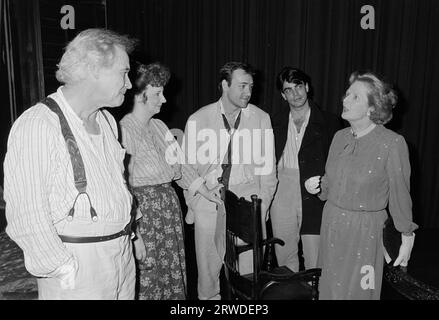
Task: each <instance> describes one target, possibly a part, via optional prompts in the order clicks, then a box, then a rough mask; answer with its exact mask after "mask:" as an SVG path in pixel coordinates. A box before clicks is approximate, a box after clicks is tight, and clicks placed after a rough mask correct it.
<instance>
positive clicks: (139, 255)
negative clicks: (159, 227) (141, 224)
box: [134, 232, 146, 262]
mask: <svg viewBox="0 0 439 320" xmlns="http://www.w3.org/2000/svg"><path fill="white" fill-rule="evenodd" d="M134 253H135V255H136V259H137V260H139V261H140V262H145V259H146V246H145V243H144V242H143V239H142V236H141V235H140V233H139V232H137V233H136V240H134Z"/></svg>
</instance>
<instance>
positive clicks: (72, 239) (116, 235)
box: [58, 230, 129, 243]
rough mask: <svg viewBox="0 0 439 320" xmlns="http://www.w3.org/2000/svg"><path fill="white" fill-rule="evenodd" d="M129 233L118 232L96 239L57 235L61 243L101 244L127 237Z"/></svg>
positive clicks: (124, 231)
mask: <svg viewBox="0 0 439 320" xmlns="http://www.w3.org/2000/svg"><path fill="white" fill-rule="evenodd" d="M127 235H129V233H127V231H126V230H122V231H119V232H118V233H114V234H110V235H108V236H96V237H71V236H63V235H58V236H59V237H60V238H61V240H62V242H68V243H89V242H101V241H108V240H113V239H116V238H119V237H122V236H127Z"/></svg>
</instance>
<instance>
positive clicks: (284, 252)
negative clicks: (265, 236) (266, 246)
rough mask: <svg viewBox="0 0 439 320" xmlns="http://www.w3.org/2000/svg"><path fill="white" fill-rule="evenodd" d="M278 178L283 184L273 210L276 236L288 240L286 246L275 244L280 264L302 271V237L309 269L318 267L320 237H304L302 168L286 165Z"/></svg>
mask: <svg viewBox="0 0 439 320" xmlns="http://www.w3.org/2000/svg"><path fill="white" fill-rule="evenodd" d="M278 178H279V184H278V187H277V191H276V194H275V196H274V200H273V204H272V206H271V211H270V217H271V222H272V226H273V236H274V237H275V238H279V239H282V240H283V241H284V242H285V245H284V246H280V245H276V246H275V249H276V257H277V261H278V264H279V266H287V267H288V268H289V269H291V270H292V271H294V272H298V271H299V255H298V253H299V241H300V240H302V249H303V256H304V260H305V269H311V268H315V267H316V266H317V258H318V253H319V239H320V236H319V235H313V234H306V235H302V237H301V236H300V227H301V225H302V197H301V192H300V175H299V170H298V169H289V168H282V169H280V170H279V173H278Z"/></svg>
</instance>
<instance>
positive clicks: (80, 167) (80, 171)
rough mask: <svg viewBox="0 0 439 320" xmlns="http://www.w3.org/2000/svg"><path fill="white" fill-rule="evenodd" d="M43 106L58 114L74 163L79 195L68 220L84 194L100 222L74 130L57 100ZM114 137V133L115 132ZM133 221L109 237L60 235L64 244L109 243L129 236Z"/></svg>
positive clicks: (91, 211)
mask: <svg viewBox="0 0 439 320" xmlns="http://www.w3.org/2000/svg"><path fill="white" fill-rule="evenodd" d="M41 103H42V104H45V105H46V106H47V107H48V108H49V109H50V110H51V111H53V112H54V113H56V114H57V116H58V118H59V122H60V124H61V132H62V135H63V137H64V140H65V142H66V147H67V150H68V152H69V154H70V161H71V162H72V168H73V177H74V180H75V181H74V182H75V187H76V189H77V190H78V195H77V196H76V198H75V201H74V202H73V205H72V208H71V209H70V210H69V213H68V215H67V220H68V221H72V220H73V215H74V213H75V204H76V200H77V199H78V197H79V196H80V195H81V194H84V195H86V196H87V198H88V201H89V203H90V216H91V218H92V220H93V221H94V222H96V221H98V215H97V214H96V210H95V209H94V208H93V205H92V204H91V199H90V196H89V195H88V194H87V177H86V174H85V167H84V161H83V160H82V156H81V152H80V151H79V148H78V144H77V143H76V139H75V137H74V135H73V133H72V130H71V129H70V126H69V124H68V122H67V119H66V117H65V116H64V113H63V112H62V111H61V108H60V107H59V105H58V104H57V103H56V101H55V100H53V99H52V98H49V97H46V98H45V99H44V100H43V101H41ZM103 115H104V117H105V119H106V120H107V122H108V123H109V121H108V118H107V116H106V115H105V113H103ZM113 135H114V132H113ZM132 221H133V219H132V218H131V220H130V222H129V223H128V225H127V226H126V227H125V228H124V230H122V231H120V232H118V233H115V234H112V235H108V236H98V237H70V236H63V235H59V237H60V238H61V240H62V241H63V242H70V243H88V242H99V241H108V240H111V239H115V238H118V237H120V236H123V235H129V234H130V233H131V223H132Z"/></svg>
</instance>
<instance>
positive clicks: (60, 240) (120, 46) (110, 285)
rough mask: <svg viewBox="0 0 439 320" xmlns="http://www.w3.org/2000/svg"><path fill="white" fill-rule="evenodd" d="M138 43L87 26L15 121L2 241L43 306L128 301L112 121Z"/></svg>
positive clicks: (123, 210) (127, 212)
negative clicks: (10, 244)
mask: <svg viewBox="0 0 439 320" xmlns="http://www.w3.org/2000/svg"><path fill="white" fill-rule="evenodd" d="M134 44H135V41H134V40H133V39H130V38H128V37H126V36H121V35H118V34H116V33H114V32H112V31H109V30H103V29H88V30H85V31H82V32H81V33H79V34H78V35H77V36H76V37H75V38H74V39H73V40H72V41H71V42H70V43H69V44H68V46H67V48H66V50H65V53H64V54H63V56H62V58H61V61H60V63H59V65H58V67H59V69H58V71H57V73H56V76H57V79H58V80H59V81H60V82H61V83H63V84H64V85H63V86H61V87H60V88H58V90H57V91H56V92H55V93H53V94H51V95H49V96H48V97H47V98H46V99H45V100H43V101H42V102H40V103H37V104H36V105H34V106H33V107H31V108H29V109H28V110H26V111H25V112H24V113H23V114H22V115H21V116H20V117H19V118H18V119H17V121H16V122H15V123H14V125H13V127H12V129H11V132H10V135H9V140H8V150H7V154H6V158H5V162H4V172H5V174H4V175H5V181H4V187H5V200H6V218H7V222H8V225H7V228H6V232H7V233H8V235H9V236H10V237H11V238H12V239H13V240H14V241H15V242H16V243H17V244H18V245H19V246H20V247H21V249H22V250H23V252H24V258H25V265H26V268H27V270H28V271H29V272H30V273H31V274H33V275H34V276H36V277H38V293H39V298H40V299H133V298H134V288H135V266H134V258H133V253H132V247H131V246H132V244H131V239H130V234H131V232H130V221H131V212H132V197H131V195H130V193H129V191H128V189H127V187H126V183H125V180H124V177H123V170H124V169H123V158H124V154H125V151H124V149H122V147H121V146H120V144H119V143H118V141H117V127H116V122H115V120H114V118H113V117H112V116H111V115H110V113H109V112H108V111H105V110H103V109H102V108H103V107H110V108H112V107H117V106H120V105H121V104H122V102H123V101H124V94H125V91H126V90H127V89H130V88H131V82H130V80H129V78H128V75H127V74H128V71H129V68H130V64H129V58H128V53H129V52H131V51H132V49H133V48H134Z"/></svg>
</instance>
